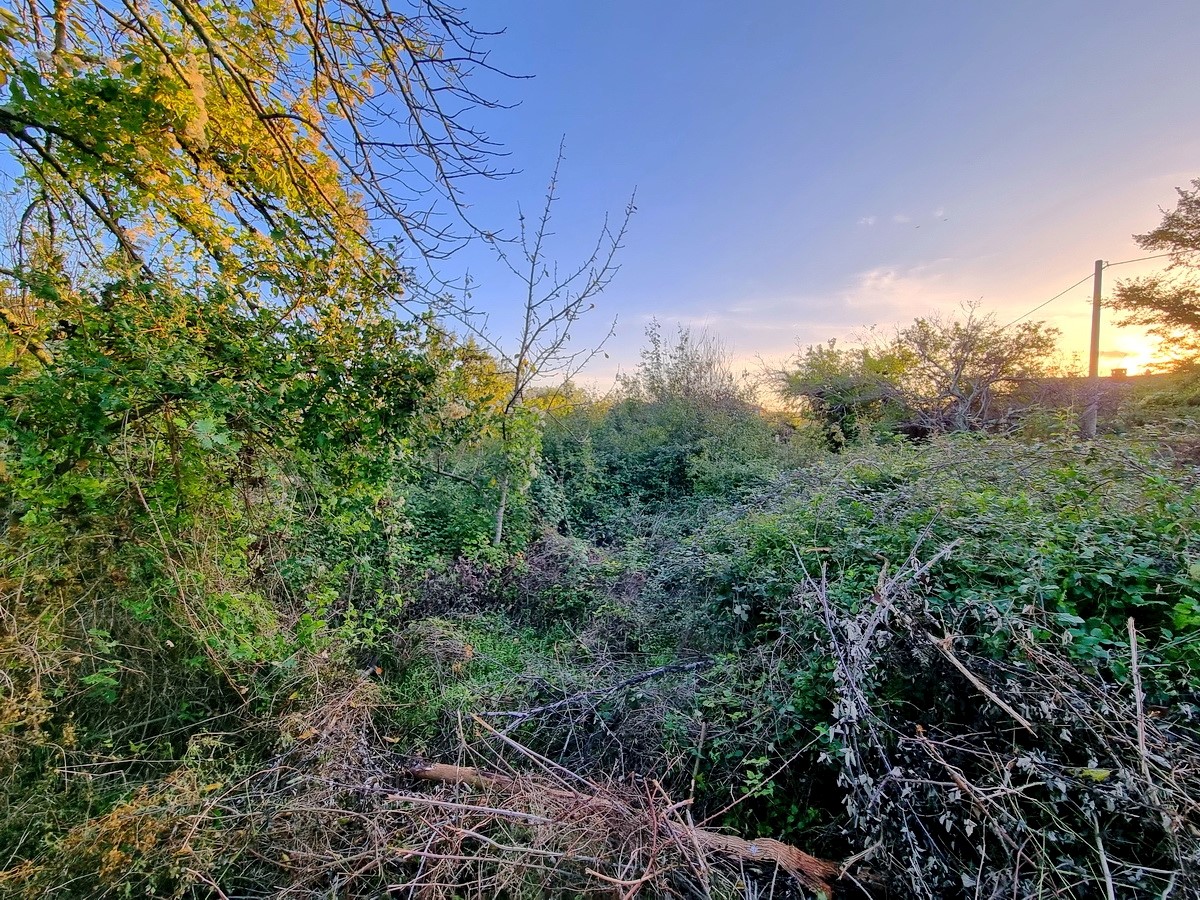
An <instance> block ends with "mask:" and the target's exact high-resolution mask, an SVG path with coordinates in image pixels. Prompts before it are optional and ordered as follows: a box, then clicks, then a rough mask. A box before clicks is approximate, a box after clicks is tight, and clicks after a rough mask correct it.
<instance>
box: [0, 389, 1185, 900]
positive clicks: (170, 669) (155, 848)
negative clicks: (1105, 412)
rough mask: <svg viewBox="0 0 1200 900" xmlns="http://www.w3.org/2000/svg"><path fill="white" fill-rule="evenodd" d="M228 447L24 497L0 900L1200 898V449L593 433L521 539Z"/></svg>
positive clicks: (438, 507) (17, 545) (1160, 436)
mask: <svg viewBox="0 0 1200 900" xmlns="http://www.w3.org/2000/svg"><path fill="white" fill-rule="evenodd" d="M1139 415H1140V416H1141V418H1142V419H1143V420H1144V419H1146V418H1147V416H1146V415H1143V414H1139ZM1132 418H1136V416H1131V419H1132ZM1158 419H1159V421H1160V423H1161V422H1162V421H1163V417H1162V416H1161V415H1160V416H1159V417H1158ZM18 425H19V423H18ZM11 427H12V428H14V429H15V428H16V426H11ZM1039 427H1041V426H1039ZM11 433H16V432H15V431H10V434H11ZM780 434H783V435H785V437H783V438H780V437H779V435H780ZM222 439H223V435H222V434H220V433H215V434H211V433H209V432H208V431H206V430H204V429H202V428H197V427H196V426H195V424H193V426H192V427H191V428H190V430H189V431H188V432H187V438H186V440H189V441H195V442H196V446H197V449H198V450H203V451H204V453H203V454H201V456H200V457H197V460H199V459H200V458H203V459H204V460H205V462H204V463H203V467H202V466H201V464H200V463H199V461H197V463H196V465H195V466H194V467H193V468H192V469H190V470H189V469H188V468H187V465H186V459H187V457H186V456H184V457H183V459H184V463H183V464H181V467H180V469H179V470H178V471H176V470H172V469H171V468H170V467H167V468H166V469H164V470H161V471H159V470H154V469H153V468H152V467H151V469H149V470H148V469H147V468H146V467H147V466H149V463H148V462H147V460H146V459H145V458H139V457H138V456H137V453H145V452H146V451H145V446H146V445H145V444H144V443H142V444H140V445H139V446H138V448H135V449H133V450H129V453H130V454H131V455H130V456H126V457H122V456H120V455H119V454H120V452H121V448H119V447H118V449H117V450H114V451H113V453H112V454H111V455H110V456H109V460H110V461H111V466H110V467H108V468H105V466H104V465H103V464H97V465H96V466H95V467H94V468H90V469H88V470H85V471H83V472H80V471H78V469H76V470H73V473H72V474H71V475H70V476H69V477H71V478H75V479H76V481H74V482H71V492H70V495H69V496H66V497H64V496H61V495H57V494H56V495H52V496H51V495H47V494H42V495H37V494H35V492H34V491H33V489H32V487H31V485H33V484H34V483H35V482H34V481H30V480H27V481H24V482H22V481H21V480H20V478H19V477H17V478H14V475H13V472H12V469H11V468H10V469H9V472H8V474H7V475H6V476H5V478H6V481H5V485H6V490H7V491H8V494H7V497H8V499H7V501H6V502H7V503H8V504H9V506H8V508H7V509H8V516H9V520H8V521H9V524H8V525H7V527H6V531H5V537H4V541H5V544H4V552H3V557H2V558H3V572H2V579H3V580H2V581H0V588H2V590H3V610H4V625H3V637H2V643H0V653H2V660H3V670H2V677H3V679H4V687H5V691H4V700H3V706H2V707H0V715H2V718H0V729H2V730H0V754H2V757H3V762H4V765H3V769H4V772H5V773H6V774H5V775H4V800H3V803H4V806H3V815H2V817H0V847H2V848H3V864H4V869H3V872H2V874H0V894H3V895H5V896H13V897H41V896H56V897H99V896H112V897H121V896H146V895H152V896H176V897H196V898H199V897H230V898H232V897H277V896H278V897H283V896H298V897H333V896H336V897H364V898H366V897H380V896H390V895H407V894H412V895H414V896H446V897H456V896H493V895H496V894H503V895H508V896H540V895H543V894H547V893H551V894H559V895H571V896H574V895H585V894H593V893H598V894H601V895H609V894H614V893H617V894H621V895H630V894H634V893H639V892H640V893H642V894H644V895H646V896H713V897H734V896H781V897H782V896H797V895H812V894H814V893H821V892H826V891H833V892H836V893H838V894H839V895H844V896H854V895H856V894H858V895H862V893H863V892H864V891H865V892H866V893H867V894H869V895H872V896H882V895H884V894H885V893H888V892H890V895H892V896H922V897H943V896H944V897H957V896H961V897H1002V896H1003V897H1013V896H1017V897H1031V898H1032V897H1056V896H1057V897H1081V896H1105V895H1106V893H1108V894H1109V895H1112V896H1128V897H1143V896H1144V897H1162V896H1176V897H1185V896H1192V895H1194V894H1195V893H1196V892H1197V891H1200V882H1197V880H1196V879H1197V874H1196V873H1197V872H1200V832H1198V831H1197V828H1198V826H1200V822H1198V818H1197V817H1198V809H1197V804H1198V802H1200V721H1198V718H1197V717H1198V715H1200V640H1198V639H1197V630H1198V628H1200V470H1198V468H1197V454H1196V450H1197V446H1198V441H1197V438H1196V435H1195V431H1194V430H1193V429H1192V428H1191V426H1189V425H1188V424H1187V422H1186V421H1175V422H1174V423H1173V424H1168V425H1164V424H1158V425H1146V424H1130V425H1129V426H1128V427H1127V433H1126V434H1124V435H1116V434H1110V435H1109V436H1108V437H1106V438H1103V439H1101V440H1098V441H1095V442H1090V443H1079V442H1077V441H1075V440H1074V439H1070V438H1065V437H1055V436H1053V435H1052V434H1044V435H1042V436H1040V437H1038V436H1036V435H1032V434H1030V433H1025V434H1023V435H1020V434H1019V435H1012V436H1006V437H1000V436H986V435H978V434H960V435H950V436H945V437H940V438H936V439H934V440H932V441H929V442H925V443H912V442H909V441H904V440H899V439H883V438H881V439H877V440H873V441H872V440H868V441H865V442H864V443H862V444H860V445H858V446H854V447H847V448H844V449H843V450H842V451H841V452H836V453H835V452H830V451H828V450H826V449H824V442H823V441H822V439H821V437H820V433H819V431H813V432H812V433H811V434H810V433H809V432H808V431H805V430H804V429H801V430H800V431H798V432H796V431H789V430H787V429H783V430H781V426H780V422H779V421H771V420H768V419H764V418H762V417H761V416H760V415H759V414H758V413H757V412H756V411H753V410H752V409H751V408H750V407H748V406H746V405H744V404H743V405H738V404H734V403H727V404H724V405H722V404H715V405H714V404H711V403H707V404H706V403H701V402H699V401H698V400H696V399H695V398H693V399H691V400H686V399H679V398H676V399H675V400H672V401H669V402H668V401H665V400H663V399H662V398H659V399H657V400H656V399H654V398H647V397H645V396H643V397H641V398H640V399H639V398H636V397H633V396H631V397H630V398H629V399H627V400H625V401H622V403H620V404H617V405H612V404H609V405H608V406H598V405H595V404H586V403H585V404H578V405H575V406H573V407H571V408H569V409H568V408H560V409H558V411H557V413H556V414H555V415H554V416H553V417H552V418H551V419H549V420H548V421H547V424H546V426H545V433H544V436H543V441H542V447H541V451H540V456H539V458H540V460H541V463H540V466H539V470H538V472H537V475H536V477H535V479H534V480H533V482H532V484H531V487H530V490H529V491H528V494H527V497H526V498H525V499H523V500H522V501H521V502H520V503H518V504H516V505H515V506H514V509H513V514H512V517H511V519H510V522H511V523H512V527H513V531H512V532H511V537H510V543H508V544H506V545H505V547H503V548H496V547H493V546H492V545H491V544H490V543H489V541H488V540H487V539H486V535H487V534H488V533H489V532H490V529H491V521H490V518H489V516H488V515H486V514H485V512H484V510H486V508H487V504H488V500H487V496H488V495H487V493H486V484H487V482H480V483H481V484H483V485H484V493H483V494H479V493H478V492H477V491H476V490H475V489H472V490H470V491H468V490H467V485H466V482H465V480H464V479H460V480H458V481H455V480H453V479H447V478H439V477H437V476H432V475H431V476H428V478H427V479H424V480H423V479H422V478H417V479H415V480H414V479H410V480H408V481H407V482H405V483H400V484H395V485H393V486H390V487H386V490H385V489H384V488H382V487H381V488H380V489H379V490H378V491H377V493H375V494H372V495H369V496H368V495H365V494H361V493H360V494H354V493H349V494H346V495H344V496H342V495H340V493H339V492H340V490H341V489H339V488H337V487H336V485H334V484H332V483H329V484H325V485H322V484H321V483H320V481H319V480H317V479H315V478H314V477H313V475H312V473H311V472H310V474H309V475H308V476H306V477H303V478H302V477H301V476H302V475H303V473H297V472H294V471H293V472H289V471H288V468H287V465H285V464H283V463H282V462H279V461H275V460H272V461H271V462H270V464H269V466H268V464H267V463H265V462H263V461H262V459H261V458H254V457H247V454H246V452H245V449H244V448H238V447H230V448H228V449H226V448H225V447H223V445H222V443H221V441H222ZM30 440H32V438H31V439H30ZM10 446H12V445H10ZM163 446H164V448H165V449H164V455H163V456H162V457H161V458H162V459H163V460H169V459H170V458H171V456H170V452H169V448H170V445H169V442H168V443H165V444H164V445H163ZM126 449H128V448H126ZM186 452H188V451H187V446H186V444H185V445H184V446H183V449H182V451H181V453H186ZM456 452H457V456H456V457H455V459H456V460H457V464H458V465H459V466H460V468H459V469H458V470H456V471H458V472H459V473H460V474H461V473H462V472H466V471H468V470H469V469H470V467H472V466H479V465H482V463H481V462H480V461H479V460H480V459H481V457H478V455H477V454H478V453H482V452H484V449H477V450H469V448H468V450H462V449H460V450H459V451H456ZM222 453H225V454H226V458H227V459H228V464H227V466H226V467H224V468H221V469H220V472H221V473H223V474H221V475H220V476H219V477H220V478H224V479H225V484H226V487H225V488H223V489H222V490H220V491H217V490H212V489H210V490H208V491H207V492H205V491H201V490H199V489H197V490H196V491H195V492H194V493H191V494H187V493H186V492H187V489H188V484H189V482H188V478H187V477H186V474H187V473H188V472H189V471H191V472H192V473H193V474H194V475H195V477H196V478H201V476H203V478H205V479H207V481H204V482H203V483H204V484H208V485H210V487H211V486H212V485H214V484H216V483H217V481H216V480H215V477H214V475H213V474H212V470H211V469H210V468H204V467H208V466H211V460H212V459H214V454H215V458H218V459H219V458H221V454H222ZM473 454H475V455H473ZM151 455H153V454H151ZM443 462H446V459H443ZM122 463H123V464H124V468H122ZM10 465H11V463H10ZM238 466H241V467H242V468H241V469H239V468H238ZM139 467H140V468H139ZM461 467H466V468H461ZM432 468H439V469H441V468H442V466H441V465H438V466H436V467H432ZM137 472H143V473H144V475H145V478H146V480H145V481H144V482H143V481H142V480H139V479H138V478H137V477H136V474H135V473H137ZM181 473H182V476H181ZM156 475H157V476H158V479H159V480H157V481H155V480H154V477H155V476H156ZM56 484H57V485H58V486H59V489H61V485H62V481H61V480H60V481H59V482H56ZM379 484H381V485H385V486H386V483H385V482H379ZM493 486H494V483H493ZM151 487H153V492H152V491H151ZM177 490H182V491H184V492H185V495H184V496H175V495H174V494H173V493H170V492H174V491H177ZM472 497H473V498H474V501H475V504H477V505H472V503H469V502H466V500H467V499H470V498H472ZM168 499H169V500H170V501H171V502H170V503H168ZM473 510H474V511H473ZM768 838H770V839H775V840H777V841H781V842H783V843H781V844H777V843H774V841H772V840H765V839H768ZM743 839H744V840H743ZM801 851H803V852H801Z"/></svg>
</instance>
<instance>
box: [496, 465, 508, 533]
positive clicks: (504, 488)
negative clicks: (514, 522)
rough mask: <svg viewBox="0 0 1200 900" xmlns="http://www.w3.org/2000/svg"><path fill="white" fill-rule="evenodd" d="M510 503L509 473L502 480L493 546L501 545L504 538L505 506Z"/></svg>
mask: <svg viewBox="0 0 1200 900" xmlns="http://www.w3.org/2000/svg"><path fill="white" fill-rule="evenodd" d="M507 505H508V473H507V472H506V473H505V474H504V478H502V479H501V480H500V505H499V506H497V507H496V530H495V532H494V533H493V534H492V546H493V547H499V546H500V542H501V541H502V540H504V508H505V507H506V506H507Z"/></svg>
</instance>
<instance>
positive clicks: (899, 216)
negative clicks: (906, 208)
mask: <svg viewBox="0 0 1200 900" xmlns="http://www.w3.org/2000/svg"><path fill="white" fill-rule="evenodd" d="M892 221H893V222H895V223H896V224H897V225H907V224H908V223H909V222H911V221H912V216H909V215H906V214H904V213H896V214H895V215H894V216H892Z"/></svg>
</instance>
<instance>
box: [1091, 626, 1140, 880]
mask: <svg viewBox="0 0 1200 900" xmlns="http://www.w3.org/2000/svg"><path fill="white" fill-rule="evenodd" d="M1132 622H1133V620H1132V619H1131V620H1130V624H1132ZM1092 829H1093V830H1094V831H1095V833H1096V851H1097V852H1098V853H1099V854H1100V871H1101V872H1103V873H1104V890H1105V894H1106V896H1107V897H1108V900H1117V892H1116V888H1115V887H1114V886H1113V879H1112V870H1111V869H1110V868H1109V866H1108V854H1107V853H1105V852H1104V839H1103V838H1101V837H1100V823H1099V822H1098V821H1097V820H1096V814H1095V813H1092Z"/></svg>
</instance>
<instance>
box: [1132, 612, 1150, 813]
mask: <svg viewBox="0 0 1200 900" xmlns="http://www.w3.org/2000/svg"><path fill="white" fill-rule="evenodd" d="M1128 625H1129V670H1130V672H1131V673H1132V674H1133V702H1134V706H1135V708H1136V709H1137V741H1138V756H1140V757H1141V761H1142V775H1144V776H1145V778H1146V784H1147V785H1148V786H1149V787H1150V790H1151V791H1152V792H1153V791H1154V785H1153V783H1152V782H1151V780H1150V754H1149V751H1148V750H1147V749H1146V711H1145V709H1144V708H1143V707H1142V673H1141V671H1140V670H1139V668H1138V644H1137V627H1136V626H1135V625H1134V623H1133V616H1130V617H1129V622H1128Z"/></svg>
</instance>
